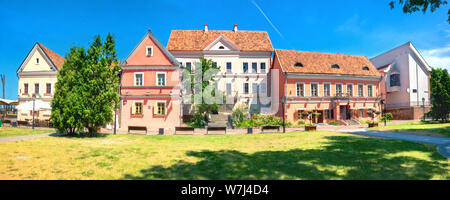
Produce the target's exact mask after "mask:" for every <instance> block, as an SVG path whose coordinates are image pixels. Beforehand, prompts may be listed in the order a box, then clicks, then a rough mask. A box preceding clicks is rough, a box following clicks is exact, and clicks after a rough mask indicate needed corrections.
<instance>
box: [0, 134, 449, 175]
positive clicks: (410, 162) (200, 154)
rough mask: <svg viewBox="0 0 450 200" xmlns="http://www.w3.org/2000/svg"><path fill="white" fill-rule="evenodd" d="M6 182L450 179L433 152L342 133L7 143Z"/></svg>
mask: <svg viewBox="0 0 450 200" xmlns="http://www.w3.org/2000/svg"><path fill="white" fill-rule="evenodd" d="M0 152H2V154H1V155H0V179H309V180H311V179H314V180H316V179H319V180H322V179H333V180H334V179H339V180H340V179H375V180H376V179H450V168H449V164H450V161H449V160H448V159H446V158H444V157H443V156H441V155H440V154H438V153H437V152H436V147H435V146H431V145H423V144H416V143H411V142H405V141H394V140H385V139H376V138H367V137H362V136H355V135H350V134H344V133H335V132H309V133H306V132H301V133H289V134H264V135H261V134H253V135H225V136H223V135H198V136H197V135H196V136H139V135H116V136H114V135H105V136H104V137H98V138H75V137H73V138H70V137H50V138H43V139H36V140H27V141H15V142H5V143H0Z"/></svg>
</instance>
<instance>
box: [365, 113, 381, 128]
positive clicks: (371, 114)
mask: <svg viewBox="0 0 450 200" xmlns="http://www.w3.org/2000/svg"><path fill="white" fill-rule="evenodd" d="M367 114H368V115H369V116H370V117H371V118H372V121H370V122H369V123H368V124H369V128H371V127H377V126H378V122H375V120H374V118H375V115H379V114H380V112H378V111H375V110H372V109H369V110H368V111H367Z"/></svg>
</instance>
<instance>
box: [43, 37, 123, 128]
mask: <svg viewBox="0 0 450 200" xmlns="http://www.w3.org/2000/svg"><path fill="white" fill-rule="evenodd" d="M118 64H119V62H118V59H117V55H116V50H115V42H114V38H113V36H112V35H111V34H108V36H107V37H106V41H105V42H102V40H101V38H100V36H96V37H95V38H94V41H93V43H92V44H90V46H89V48H88V49H87V51H85V50H84V49H83V48H76V47H73V48H72V49H71V52H70V54H69V55H68V56H67V58H66V62H65V63H64V66H63V69H62V70H61V71H60V72H59V75H58V82H57V85H56V88H55V96H54V99H53V102H52V109H53V112H52V121H53V123H54V124H55V127H57V129H58V130H59V131H64V132H68V133H71V134H73V133H75V131H84V130H87V131H88V132H89V135H90V136H95V135H96V134H97V129H98V128H99V127H101V126H104V125H105V124H107V123H110V122H112V121H113V111H114V110H117V108H118V106H119V94H118V92H117V91H118V87H119V77H118V75H117V73H118V71H119V66H118Z"/></svg>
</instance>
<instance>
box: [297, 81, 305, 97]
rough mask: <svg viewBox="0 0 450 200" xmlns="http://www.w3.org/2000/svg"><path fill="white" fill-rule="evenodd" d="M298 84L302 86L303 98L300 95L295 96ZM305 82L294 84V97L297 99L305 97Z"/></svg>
mask: <svg viewBox="0 0 450 200" xmlns="http://www.w3.org/2000/svg"><path fill="white" fill-rule="evenodd" d="M298 84H301V85H303V96H300V94H297V90H298ZM305 89H306V88H305V82H296V83H295V96H297V97H305V96H306V94H305Z"/></svg>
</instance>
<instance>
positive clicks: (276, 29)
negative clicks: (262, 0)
mask: <svg viewBox="0 0 450 200" xmlns="http://www.w3.org/2000/svg"><path fill="white" fill-rule="evenodd" d="M250 1H251V2H252V3H253V5H255V6H256V8H258V10H259V12H261V14H262V15H264V17H265V18H266V20H267V22H269V24H270V25H271V26H272V28H273V29H275V31H276V32H277V33H278V34H279V35H280V36H281V38H283V39H284V36H283V34H281V32H280V30H278V28H277V27H276V26H275V25H274V24H273V23H272V21H270V19H269V17H267V15H266V13H264V11H263V10H262V9H261V8H260V7H259V6H258V4H257V3H256V2H255V1H254V0H250Z"/></svg>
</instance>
